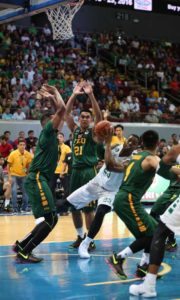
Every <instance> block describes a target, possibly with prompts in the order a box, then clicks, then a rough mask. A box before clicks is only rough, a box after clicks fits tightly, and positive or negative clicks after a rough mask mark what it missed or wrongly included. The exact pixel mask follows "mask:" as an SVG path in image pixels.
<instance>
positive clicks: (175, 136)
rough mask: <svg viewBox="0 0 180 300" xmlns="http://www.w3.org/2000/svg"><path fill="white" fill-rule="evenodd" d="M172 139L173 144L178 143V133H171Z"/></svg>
mask: <svg viewBox="0 0 180 300" xmlns="http://www.w3.org/2000/svg"><path fill="white" fill-rule="evenodd" d="M171 140H172V144H173V145H178V143H179V142H178V137H177V134H175V133H173V134H172V135H171Z"/></svg>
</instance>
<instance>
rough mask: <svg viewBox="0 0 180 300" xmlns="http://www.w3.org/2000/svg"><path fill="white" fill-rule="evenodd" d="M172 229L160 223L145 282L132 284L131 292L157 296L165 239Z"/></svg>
mask: <svg viewBox="0 0 180 300" xmlns="http://www.w3.org/2000/svg"><path fill="white" fill-rule="evenodd" d="M169 233H170V230H169V229H168V228H167V227H166V225H165V224H163V223H162V222H160V223H159V225H158V227H157V229H156V231H155V233H154V236H153V240H152V244H151V251H150V265H149V268H148V273H147V275H146V277H145V280H144V283H143V284H140V285H131V286H130V289H129V292H130V294H133V295H136V296H138V295H143V296H144V297H156V295H157V293H156V279H157V273H158V270H159V267H160V265H161V262H162V260H163V257H164V251H165V241H166V238H167V236H168V234H169Z"/></svg>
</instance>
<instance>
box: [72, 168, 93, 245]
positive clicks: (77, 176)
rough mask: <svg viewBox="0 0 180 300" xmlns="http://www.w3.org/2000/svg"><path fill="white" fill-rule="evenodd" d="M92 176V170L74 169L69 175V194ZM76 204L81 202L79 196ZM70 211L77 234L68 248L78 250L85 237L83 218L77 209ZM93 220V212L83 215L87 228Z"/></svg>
mask: <svg viewBox="0 0 180 300" xmlns="http://www.w3.org/2000/svg"><path fill="white" fill-rule="evenodd" d="M94 176H95V170H94V168H84V169H81V170H76V169H74V170H73V171H72V174H71V182H70V192H71V193H72V192H74V191H76V190H77V189H78V188H80V187H82V186H83V185H85V184H87V183H88V182H89V181H90V180H91V179H92V178H93V177H94ZM68 199H69V197H68ZM78 202H81V196H80V197H79V200H78ZM88 203H89V202H88ZM71 211H72V219H73V223H74V226H75V228H76V232H77V239H76V241H75V242H73V243H72V244H71V245H70V247H71V248H78V247H79V245H80V243H81V242H82V240H83V239H84V236H85V232H84V229H83V218H82V214H81V212H80V211H79V210H77V208H75V207H72V209H71ZM93 218H94V214H93V212H92V211H87V214H85V220H86V224H87V226H88V227H90V225H91V222H92V220H93Z"/></svg>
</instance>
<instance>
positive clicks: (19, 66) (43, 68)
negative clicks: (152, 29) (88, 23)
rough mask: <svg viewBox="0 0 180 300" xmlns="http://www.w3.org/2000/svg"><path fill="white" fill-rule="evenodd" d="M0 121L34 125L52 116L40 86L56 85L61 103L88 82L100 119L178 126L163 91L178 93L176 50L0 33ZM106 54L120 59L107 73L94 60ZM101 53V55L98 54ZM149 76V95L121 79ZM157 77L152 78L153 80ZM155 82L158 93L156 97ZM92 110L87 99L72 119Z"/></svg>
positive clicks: (178, 111)
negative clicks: (79, 84)
mask: <svg viewBox="0 0 180 300" xmlns="http://www.w3.org/2000/svg"><path fill="white" fill-rule="evenodd" d="M0 43H1V52H0V116H1V118H2V119H3V120H25V119H32V120H38V119H40V118H41V116H42V114H43V112H44V111H46V112H47V111H48V112H51V110H52V107H51V102H50V101H47V100H46V101H43V100H42V99H39V98H38V94H37V91H38V89H39V88H40V86H41V85H42V84H43V83H48V84H50V85H56V87H57V88H58V90H59V91H60V93H61V95H62V97H63V99H64V101H65V102H66V101H67V99H68V97H69V96H70V95H71V93H72V91H73V88H74V86H75V85H76V84H77V82H79V81H80V80H83V79H85V80H87V81H89V82H91V84H92V85H93V88H94V92H95V95H96V97H97V99H98V102H99V105H100V107H101V109H102V111H103V112H104V116H105V117H107V118H109V119H110V120H115V121H121V122H124V121H130V122H136V121H141V122H142V121H144V122H149V123H158V122H164V123H179V122H180V107H179V106H175V105H174V104H173V103H171V102H170V101H169V99H168V98H167V96H165V94H164V92H163V91H166V90H168V91H170V92H173V93H174V94H176V95H178V93H179V91H180V84H179V79H180V63H179V62H180V61H179V53H180V52H179V50H180V49H179V46H178V45H172V44H170V43H164V44H163V43H153V42H147V41H139V40H137V39H131V40H130V39H127V38H122V37H119V36H117V35H113V34H93V35H89V34H84V35H78V36H75V37H74V38H73V39H72V40H70V41H64V42H62V41H58V42H57V41H56V42H55V41H53V40H52V33H51V29H50V27H49V26H48V25H45V26H44V28H42V29H39V28H37V27H35V25H34V24H31V26H30V27H29V28H28V29H27V30H25V29H22V28H17V27H16V25H14V24H9V25H1V27H0ZM98 49H106V50H108V51H109V53H111V55H112V56H114V57H116V58H118V63H117V67H116V68H113V67H111V66H110V65H109V64H108V63H107V62H104V60H103V59H101V57H100V56H99V55H98V51H97V50H98ZM99 53H100V51H99ZM124 66H126V67H127V69H128V68H129V69H131V70H132V69H135V70H136V71H137V75H139V74H140V73H141V74H142V73H143V72H145V71H146V70H148V74H149V75H150V76H149V80H148V84H149V89H148V90H145V89H143V88H142V86H141V85H140V83H139V82H138V80H132V79H131V78H130V76H129V75H128V72H127V73H126V74H122V73H124V72H122V70H121V68H122V67H123V68H124ZM155 77H156V78H155ZM157 78H159V80H160V83H161V88H162V92H159V91H158V87H157V84H156V83H157V81H156V80H155V79H157ZM82 108H90V102H89V101H88V99H87V97H86V95H84V96H81V97H79V98H78V99H77V101H76V103H75V106H74V110H73V115H74V119H75V120H77V119H78V116H79V112H80V110H81V109H82Z"/></svg>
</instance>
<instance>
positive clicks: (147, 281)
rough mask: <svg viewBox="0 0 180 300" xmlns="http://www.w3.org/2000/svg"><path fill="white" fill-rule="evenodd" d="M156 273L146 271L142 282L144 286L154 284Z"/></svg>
mask: <svg viewBox="0 0 180 300" xmlns="http://www.w3.org/2000/svg"><path fill="white" fill-rule="evenodd" d="M156 279H157V274H152V273H147V275H146V277H145V280H144V284H145V286H154V287H155V286H156Z"/></svg>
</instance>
